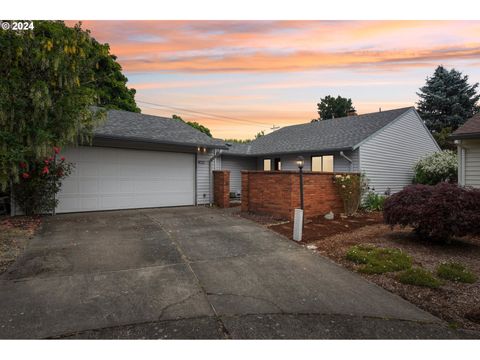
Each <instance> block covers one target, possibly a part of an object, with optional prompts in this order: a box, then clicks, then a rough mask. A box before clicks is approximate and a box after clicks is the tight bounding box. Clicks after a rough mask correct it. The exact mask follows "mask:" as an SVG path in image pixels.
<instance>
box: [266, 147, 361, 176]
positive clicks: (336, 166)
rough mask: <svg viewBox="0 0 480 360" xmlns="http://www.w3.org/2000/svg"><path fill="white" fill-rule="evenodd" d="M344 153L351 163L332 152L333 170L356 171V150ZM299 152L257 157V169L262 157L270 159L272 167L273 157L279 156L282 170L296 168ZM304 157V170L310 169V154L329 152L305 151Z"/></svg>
mask: <svg viewBox="0 0 480 360" xmlns="http://www.w3.org/2000/svg"><path fill="white" fill-rule="evenodd" d="M344 153H345V155H346V156H347V157H348V158H350V159H351V160H352V165H351V166H350V162H349V161H348V160H347V159H345V158H344V157H342V156H341V155H340V153H338V152H336V153H334V154H333V170H334V171H337V172H350V171H358V170H359V168H360V166H359V156H358V150H355V151H345V152H344ZM299 155H300V154H295V155H269V156H264V157H259V158H258V162H257V166H258V169H259V170H263V160H264V159H272V167H273V159H275V158H280V160H281V162H282V170H298V167H297V164H296V160H297V157H298V156H299ZM301 155H302V156H303V158H304V159H305V165H304V170H305V171H310V170H312V167H311V157H312V155H331V154H321V153H306V154H301Z"/></svg>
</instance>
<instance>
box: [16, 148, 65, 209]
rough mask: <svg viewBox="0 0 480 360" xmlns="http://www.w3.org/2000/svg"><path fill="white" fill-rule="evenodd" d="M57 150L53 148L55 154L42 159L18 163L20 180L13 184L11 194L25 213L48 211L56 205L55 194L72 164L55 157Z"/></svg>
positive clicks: (62, 158)
mask: <svg viewBox="0 0 480 360" xmlns="http://www.w3.org/2000/svg"><path fill="white" fill-rule="evenodd" d="M59 151H60V149H58V148H55V154H54V155H53V156H51V157H50V158H48V159H45V160H43V161H33V162H31V163H28V164H27V163H24V162H21V163H20V164H19V168H20V181H19V183H18V184H14V185H13V194H14V199H15V203H16V204H17V205H18V206H19V207H20V208H21V209H22V210H23V212H24V213H25V215H33V214H43V213H50V212H53V210H54V209H55V208H56V207H57V204H58V199H56V197H55V195H56V194H57V193H58V192H59V191H60V188H61V182H62V180H63V179H64V178H65V177H67V176H68V175H70V173H71V170H72V164H71V163H69V162H67V161H65V158H64V157H61V158H60V159H57V154H58V152H59Z"/></svg>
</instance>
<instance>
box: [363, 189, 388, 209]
mask: <svg viewBox="0 0 480 360" xmlns="http://www.w3.org/2000/svg"><path fill="white" fill-rule="evenodd" d="M386 199H387V197H386V196H384V195H379V194H377V193H375V192H374V191H369V192H368V193H367V196H365V199H364V200H363V204H362V207H363V208H364V209H365V210H367V211H383V204H384V203H385V200H386Z"/></svg>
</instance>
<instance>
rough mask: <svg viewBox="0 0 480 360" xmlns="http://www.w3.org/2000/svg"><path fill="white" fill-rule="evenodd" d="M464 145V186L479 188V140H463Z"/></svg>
mask: <svg viewBox="0 0 480 360" xmlns="http://www.w3.org/2000/svg"><path fill="white" fill-rule="evenodd" d="M462 146H464V147H465V163H464V164H465V165H464V166H465V171H464V179H465V180H464V184H465V186H473V187H477V188H480V140H463V141H462Z"/></svg>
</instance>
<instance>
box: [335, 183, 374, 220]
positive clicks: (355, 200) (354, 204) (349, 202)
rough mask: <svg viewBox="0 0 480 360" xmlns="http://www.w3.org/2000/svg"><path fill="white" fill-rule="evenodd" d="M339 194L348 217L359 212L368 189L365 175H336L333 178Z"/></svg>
mask: <svg viewBox="0 0 480 360" xmlns="http://www.w3.org/2000/svg"><path fill="white" fill-rule="evenodd" d="M333 181H334V182H335V186H336V187H337V190H338V193H339V194H340V197H341V198H342V200H343V208H344V210H345V214H346V215H347V216H350V215H353V214H355V213H356V212H357V210H358V207H359V206H360V201H361V199H362V195H363V193H364V191H365V190H366V188H367V184H366V182H365V179H364V177H363V175H358V174H336V175H335V176H334V177H333Z"/></svg>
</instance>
